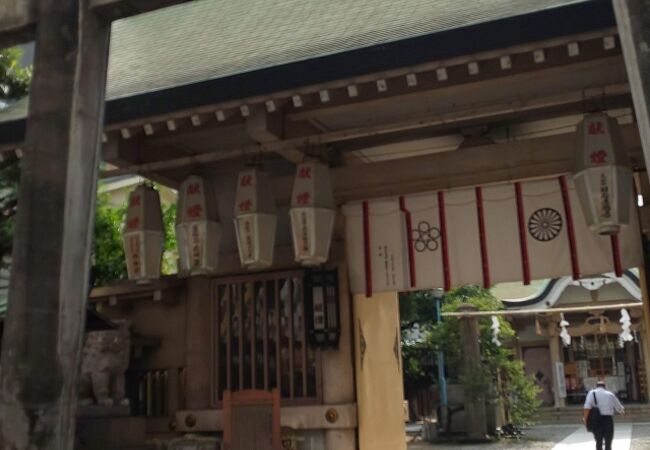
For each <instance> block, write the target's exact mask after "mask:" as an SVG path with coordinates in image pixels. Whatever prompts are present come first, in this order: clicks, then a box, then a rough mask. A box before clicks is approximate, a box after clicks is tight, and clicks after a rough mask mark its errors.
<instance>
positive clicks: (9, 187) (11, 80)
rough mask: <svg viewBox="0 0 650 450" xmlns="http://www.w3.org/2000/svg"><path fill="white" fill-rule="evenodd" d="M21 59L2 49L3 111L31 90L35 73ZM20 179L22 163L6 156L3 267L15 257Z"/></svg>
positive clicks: (0, 187) (0, 223) (0, 210)
mask: <svg viewBox="0 0 650 450" xmlns="http://www.w3.org/2000/svg"><path fill="white" fill-rule="evenodd" d="M20 56H21V51H20V49H18V48H9V49H4V50H0V109H1V108H3V107H6V106H7V104H8V103H10V102H11V101H14V100H18V99H20V98H22V97H24V96H25V95H26V94H27V91H28V89H29V82H30V80H31V76H32V70H31V67H30V68H22V67H20V66H19V64H18V62H19V60H20ZM19 180H20V163H19V161H18V160H17V159H16V158H15V157H13V156H12V157H6V158H5V160H4V161H2V162H0V264H3V262H4V261H6V259H5V258H6V257H8V256H9V255H10V254H11V244H12V240H13V230H14V216H15V214H16V207H17V204H18V182H19Z"/></svg>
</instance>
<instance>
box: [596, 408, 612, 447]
mask: <svg viewBox="0 0 650 450" xmlns="http://www.w3.org/2000/svg"><path fill="white" fill-rule="evenodd" d="M594 437H595V438H596V450H603V442H604V443H605V449H604V450H612V440H613V439H614V418H613V417H612V416H600V426H599V427H598V429H597V430H594Z"/></svg>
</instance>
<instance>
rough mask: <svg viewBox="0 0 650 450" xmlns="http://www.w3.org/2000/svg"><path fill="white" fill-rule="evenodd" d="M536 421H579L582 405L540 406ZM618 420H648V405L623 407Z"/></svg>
mask: <svg viewBox="0 0 650 450" xmlns="http://www.w3.org/2000/svg"><path fill="white" fill-rule="evenodd" d="M535 421H536V422H538V423H573V422H576V423H580V422H581V421H582V407H580V406H573V405H572V406H567V407H565V408H558V409H556V408H551V407H544V408H541V409H540V411H539V413H538V414H537V416H536V420H535ZM616 421H618V422H650V405H647V404H643V405H639V404H632V405H627V406H626V407H625V415H624V416H617V417H616Z"/></svg>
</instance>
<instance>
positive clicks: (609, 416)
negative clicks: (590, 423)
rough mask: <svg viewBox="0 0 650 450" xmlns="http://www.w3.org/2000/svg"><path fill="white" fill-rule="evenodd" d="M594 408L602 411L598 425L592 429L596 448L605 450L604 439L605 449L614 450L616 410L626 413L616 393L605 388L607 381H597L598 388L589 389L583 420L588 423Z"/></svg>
mask: <svg viewBox="0 0 650 450" xmlns="http://www.w3.org/2000/svg"><path fill="white" fill-rule="evenodd" d="M592 408H598V410H599V411H600V420H599V423H598V424H597V426H596V427H595V428H594V429H593V430H592V432H593V433H594V438H596V450H603V441H604V442H605V450H612V440H613V439H614V417H613V416H614V411H618V412H619V413H620V414H625V408H623V405H621V402H619V401H618V398H616V395H614V394H613V393H611V392H609V391H608V390H606V389H605V382H604V381H602V380H601V381H599V382H598V383H596V389H593V390H591V391H589V393H588V394H587V399H586V400H585V406H584V415H583V419H582V420H583V422H584V423H585V425H587V417H589V411H591V409H592Z"/></svg>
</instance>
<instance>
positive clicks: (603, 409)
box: [585, 387, 625, 416]
mask: <svg viewBox="0 0 650 450" xmlns="http://www.w3.org/2000/svg"><path fill="white" fill-rule="evenodd" d="M594 395H595V396H596V399H597V400H598V409H599V410H600V414H601V415H603V416H613V415H614V410H616V411H618V412H619V413H622V412H623V411H624V410H625V408H623V405H621V402H619V401H618V399H617V398H616V396H615V395H614V394H612V393H611V392H609V391H608V390H606V389H605V388H602V387H598V388H596V389H593V390H591V391H589V393H588V394H587V398H586V400H585V409H591V408H593V407H594V406H596V402H595V401H594Z"/></svg>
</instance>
